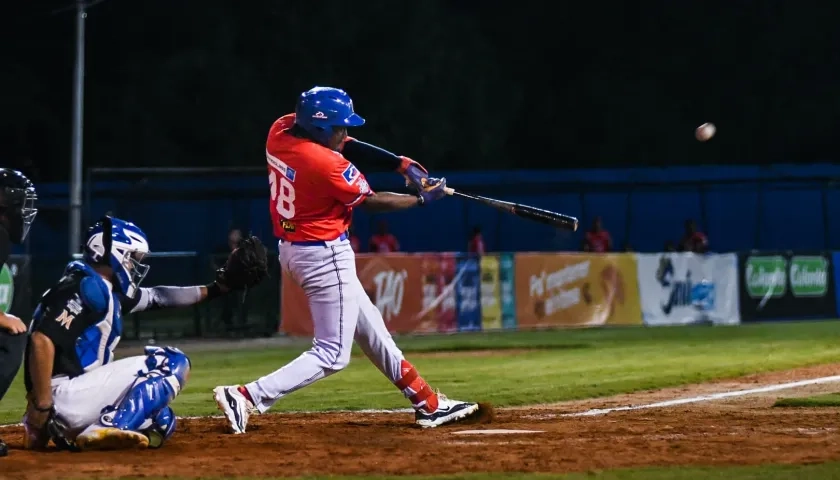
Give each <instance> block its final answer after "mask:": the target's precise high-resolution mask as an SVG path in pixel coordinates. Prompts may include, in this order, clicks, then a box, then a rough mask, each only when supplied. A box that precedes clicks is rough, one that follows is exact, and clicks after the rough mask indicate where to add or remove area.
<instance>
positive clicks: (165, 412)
mask: <svg viewBox="0 0 840 480" xmlns="http://www.w3.org/2000/svg"><path fill="white" fill-rule="evenodd" d="M176 423H177V422H176V419H175V412H174V411H172V407H170V406H168V405H167V406H166V407H163V408H162V409H160V411H159V412H157V413H156V414H155V415H154V416H152V418H150V419H148V420H147V421H146V422H145V423H144V424H143V426H142V427H140V428H141V429H140V431H141V433H143V434H144V435H146V436H147V437H149V448H160V447H161V446H162V445H163V443H164V442H166V441H167V440H169V438H170V437H172V434H174V433H175V426H176Z"/></svg>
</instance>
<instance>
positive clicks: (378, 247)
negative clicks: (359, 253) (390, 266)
mask: <svg viewBox="0 0 840 480" xmlns="http://www.w3.org/2000/svg"><path fill="white" fill-rule="evenodd" d="M368 243H369V245H368V246H369V247H370V251H371V252H378V253H388V252H398V251H399V250H400V242H398V241H397V237H395V236H393V235H391V234H390V233H386V234H385V235H380V234H378V233H377V234H376V235H372V236H371V237H370V242H368Z"/></svg>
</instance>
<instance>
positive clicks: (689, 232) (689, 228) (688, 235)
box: [680, 219, 709, 253]
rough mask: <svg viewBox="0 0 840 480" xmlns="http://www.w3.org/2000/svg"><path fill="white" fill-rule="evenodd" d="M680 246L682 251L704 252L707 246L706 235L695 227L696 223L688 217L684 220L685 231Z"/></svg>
mask: <svg viewBox="0 0 840 480" xmlns="http://www.w3.org/2000/svg"><path fill="white" fill-rule="evenodd" d="M680 246H681V247H682V251H684V252H694V253H706V251H707V249H708V248H709V239H708V238H707V237H706V235H705V234H704V233H703V232H701V231H699V230H698V229H697V223H696V222H695V221H694V220H692V219H688V220H686V221H685V233H684V234H683V237H682V240H680Z"/></svg>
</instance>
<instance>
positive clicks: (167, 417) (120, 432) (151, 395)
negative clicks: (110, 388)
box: [77, 347, 190, 449]
mask: <svg viewBox="0 0 840 480" xmlns="http://www.w3.org/2000/svg"><path fill="white" fill-rule="evenodd" d="M145 353H146V355H147V358H146V368H147V369H148V372H143V371H141V372H138V376H137V379H136V380H135V381H134V384H133V385H132V386H131V387H129V389H128V391H127V392H126V394H125V396H124V397H123V398H122V400H121V401H120V403H119V404H118V405H116V406H110V407H106V408H105V409H104V410H103V412H102V415H101V416H100V418H99V422H98V424H97V425H92V426H91V427H90V428H88V429H87V430H85V431H84V432H83V433H82V434H81V435H79V437H78V438H77V442H78V443H79V446H80V447H81V448H83V449H84V448H89V449H90V448H100V445H101V446H102V448H125V447H126V446H128V447H131V446H139V447H142V448H145V447H146V446H154V445H152V444H154V443H155V442H156V438H152V437H154V436H155V435H152V436H149V435H147V432H148V431H149V429H150V428H151V429H152V430H157V431H158V434H157V436H160V437H162V438H161V439H160V440H159V441H158V442H157V445H156V446H157V447H159V446H160V444H162V443H163V440H166V439H167V438H169V436H171V435H172V432H174V429H175V420H174V419H175V416H174V414H173V413H172V409H170V408H169V407H168V405H169V402H171V401H172V400H173V399H174V398H175V396H176V395H178V393H179V392H180V391H181V389H182V388H183V387H184V385H185V384H186V381H187V378H188V376H189V371H190V361H189V358H187V356H186V355H185V354H184V353H183V352H182V351H180V350H178V349H177V348H174V347H165V348H161V347H146V349H145ZM141 432H142V433H141ZM141 437H142V438H141ZM149 440H151V441H152V442H151V443H150V441H149ZM141 444H143V445H141Z"/></svg>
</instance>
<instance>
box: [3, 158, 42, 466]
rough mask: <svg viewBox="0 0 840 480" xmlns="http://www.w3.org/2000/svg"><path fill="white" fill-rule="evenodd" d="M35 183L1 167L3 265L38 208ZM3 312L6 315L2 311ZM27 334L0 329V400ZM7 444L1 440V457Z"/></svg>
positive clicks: (27, 228)
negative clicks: (36, 205)
mask: <svg viewBox="0 0 840 480" xmlns="http://www.w3.org/2000/svg"><path fill="white" fill-rule="evenodd" d="M37 198H38V197H37V195H36V193H35V186H34V185H32V182H30V181H29V179H28V178H26V177H25V176H24V175H23V174H22V173H20V172H19V171H17V170H10V169H7V168H0V268H3V265H4V264H5V263H6V260H8V259H9V254H10V253H11V250H12V244H13V243H14V244H21V243H23V240H24V239H25V238H26V234H27V233H29V227H31V226H32V222H33V221H34V220H35V215H36V214H37V213H38V210H37V209H36V208H35V200H37ZM0 315H5V313H4V312H0ZM26 337H27V335H26V334H25V333H22V334H12V333H10V332H7V331H5V330H4V329H2V328H0V400H2V399H3V396H4V395H5V394H6V391H8V390H9V386H11V384H12V381H13V380H14V379H15V376H16V375H17V372H18V369H19V368H20V364H21V360H23V352H24V350H25V349H26ZM7 454H8V447H7V446H6V444H5V443H3V440H0V457H3V456H6V455H7Z"/></svg>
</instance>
